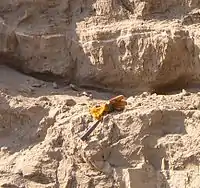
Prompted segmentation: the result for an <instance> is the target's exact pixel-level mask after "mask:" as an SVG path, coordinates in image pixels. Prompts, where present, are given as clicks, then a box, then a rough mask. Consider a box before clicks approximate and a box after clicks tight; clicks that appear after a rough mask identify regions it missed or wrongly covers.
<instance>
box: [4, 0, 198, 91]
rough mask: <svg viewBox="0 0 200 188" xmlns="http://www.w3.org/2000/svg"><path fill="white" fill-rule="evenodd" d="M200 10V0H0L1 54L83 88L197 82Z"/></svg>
mask: <svg viewBox="0 0 200 188" xmlns="http://www.w3.org/2000/svg"><path fill="white" fill-rule="evenodd" d="M199 7H200V2H199V0H184V1H182V0H168V1H164V0H160V1H156V0H73V1H72V0H71V1H70V0H51V1H50V0H48V1H47V0H36V1H33V0H29V1H27V0H16V1H13V0H9V1H7V0H2V1H1V2H0V18H1V19H0V39H1V44H0V54H1V59H4V63H7V64H8V65H11V66H12V67H13V66H15V67H16V68H18V69H20V70H21V71H23V72H26V73H31V74H33V75H35V76H37V77H39V76H41V77H42V78H43V79H45V80H47V79H50V78H49V77H54V78H55V79H57V80H62V81H65V82H66V83H69V82H74V83H77V84H79V85H81V86H90V87H97V84H98V87H102V88H103V87H104V88H108V87H109V88H114V89H115V90H118V91H120V90H122V91H123V92H126V93H129V92H131V93H133V92H137V91H146V90H149V91H158V92H159V91H160V87H163V86H164V87H165V88H168V89H170V87H171V86H172V85H173V87H174V88H179V87H180V86H182V85H188V84H191V83H192V82H196V81H197V82H198V81H199V69H200V68H199V64H200V60H199V45H200V42H199V38H200V37H199V21H200V16H199V15H200V13H199ZM180 81H181V83H179V82H180ZM177 82H178V83H177ZM169 85H170V86H169Z"/></svg>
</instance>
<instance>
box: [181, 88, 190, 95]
mask: <svg viewBox="0 0 200 188" xmlns="http://www.w3.org/2000/svg"><path fill="white" fill-rule="evenodd" d="M181 93H182V95H183V96H189V95H190V93H189V92H187V91H186V90H185V89H182V92H181Z"/></svg>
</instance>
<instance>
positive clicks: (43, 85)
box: [0, 66, 200, 188]
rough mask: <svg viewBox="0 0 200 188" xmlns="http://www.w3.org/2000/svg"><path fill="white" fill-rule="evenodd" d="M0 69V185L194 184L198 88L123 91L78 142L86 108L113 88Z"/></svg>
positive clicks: (140, 187) (107, 187)
mask: <svg viewBox="0 0 200 188" xmlns="http://www.w3.org/2000/svg"><path fill="white" fill-rule="evenodd" d="M0 75H1V76H0V88H1V90H0V98H1V103H0V187H2V188H8V187H9V188H11V187H12V188H14V187H15V188H35V187H36V188H37V187H38V188H54V187H61V188H62V187H63V188H78V187H80V188H93V187H96V188H155V187H156V188H164V187H165V188H185V187H187V188H194V187H195V188H198V187H200V186H199V181H200V172H199V161H200V153H199V151H200V150H199V149H200V144H199V141H200V140H199V134H200V128H199V122H200V93H199V92H197V91H198V89H196V90H194V89H191V90H182V91H180V92H178V93H174V94H169V95H157V94H155V93H154V94H150V93H148V92H144V93H142V94H141V95H136V96H132V97H129V98H127V101H128V105H127V107H126V109H125V110H124V112H121V113H112V114H109V115H107V116H106V117H105V118H104V121H103V122H102V123H101V124H100V125H98V127H97V128H96V129H95V131H94V132H93V133H92V134H91V135H90V137H89V138H88V140H87V141H84V142H83V141H81V139H80V137H81V135H82V134H83V133H84V131H85V130H86V129H87V128H88V127H89V126H90V125H91V124H92V122H94V120H93V118H92V117H91V116H90V114H89V112H88V106H89V105H92V104H93V103H96V102H97V101H104V100H106V99H108V98H109V97H111V96H113V94H111V93H102V92H101V93H100V92H96V91H94V90H85V91H84V92H83V91H74V90H72V89H71V88H70V87H61V86H59V85H58V86H57V87H56V88H55V87H54V85H55V83H48V82H44V81H40V80H37V79H35V78H32V77H29V76H25V75H22V74H21V73H18V72H15V71H13V70H12V69H10V68H6V67H4V66H1V67H0ZM7 75H12V76H10V77H8V76H7ZM13 78H14V79H13ZM81 93H83V94H84V95H81ZM86 93H90V95H92V96H93V99H91V98H90V97H88V96H85V95H86Z"/></svg>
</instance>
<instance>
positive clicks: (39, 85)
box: [32, 83, 42, 87]
mask: <svg viewBox="0 0 200 188" xmlns="http://www.w3.org/2000/svg"><path fill="white" fill-rule="evenodd" d="M32 87H42V84H40V83H35V84H32Z"/></svg>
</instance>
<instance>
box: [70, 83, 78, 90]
mask: <svg viewBox="0 0 200 188" xmlns="http://www.w3.org/2000/svg"><path fill="white" fill-rule="evenodd" d="M69 87H70V88H71V89H72V90H74V91H80V89H79V88H78V87H77V86H76V85H75V84H70V85H69Z"/></svg>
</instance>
